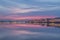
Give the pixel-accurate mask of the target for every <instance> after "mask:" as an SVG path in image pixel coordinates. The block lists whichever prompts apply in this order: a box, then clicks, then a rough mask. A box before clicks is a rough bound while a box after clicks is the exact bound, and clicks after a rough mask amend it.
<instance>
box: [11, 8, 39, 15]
mask: <svg viewBox="0 0 60 40" xmlns="http://www.w3.org/2000/svg"><path fill="white" fill-rule="evenodd" d="M10 11H11V12H12V13H15V14H16V13H29V12H33V11H38V9H21V8H10Z"/></svg>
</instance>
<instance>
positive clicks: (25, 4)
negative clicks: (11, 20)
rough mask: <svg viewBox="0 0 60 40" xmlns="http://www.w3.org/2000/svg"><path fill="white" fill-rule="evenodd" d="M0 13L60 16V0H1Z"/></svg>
mask: <svg viewBox="0 0 60 40" xmlns="http://www.w3.org/2000/svg"><path fill="white" fill-rule="evenodd" d="M0 15H3V16H4V15H19V16H35V15H37V16H38V15H39V16H40V15H41V16H42V15H43V16H60V0H0Z"/></svg>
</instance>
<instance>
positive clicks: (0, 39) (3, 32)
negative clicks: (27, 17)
mask: <svg viewBox="0 0 60 40" xmlns="http://www.w3.org/2000/svg"><path fill="white" fill-rule="evenodd" d="M0 40H60V28H59V27H52V26H50V27H49V26H41V25H35V24H34V25H32V24H0Z"/></svg>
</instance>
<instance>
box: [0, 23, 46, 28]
mask: <svg viewBox="0 0 60 40" xmlns="http://www.w3.org/2000/svg"><path fill="white" fill-rule="evenodd" d="M0 27H7V28H19V27H21V28H42V27H46V26H41V25H34V24H2V25H0Z"/></svg>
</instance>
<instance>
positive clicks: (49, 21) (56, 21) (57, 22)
mask: <svg viewBox="0 0 60 40" xmlns="http://www.w3.org/2000/svg"><path fill="white" fill-rule="evenodd" d="M0 24H33V25H42V26H56V27H60V18H59V17H56V18H45V19H43V18H42V19H24V20H0Z"/></svg>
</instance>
